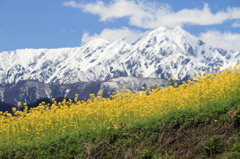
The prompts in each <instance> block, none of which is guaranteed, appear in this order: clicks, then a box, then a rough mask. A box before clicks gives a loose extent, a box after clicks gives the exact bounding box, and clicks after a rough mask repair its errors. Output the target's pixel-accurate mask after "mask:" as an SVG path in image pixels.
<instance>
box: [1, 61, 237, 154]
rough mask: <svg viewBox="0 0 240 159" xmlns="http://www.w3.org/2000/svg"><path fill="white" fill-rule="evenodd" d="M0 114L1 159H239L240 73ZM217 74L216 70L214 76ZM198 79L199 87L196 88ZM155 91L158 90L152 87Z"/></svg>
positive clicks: (44, 104) (206, 74) (174, 81)
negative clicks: (36, 158) (12, 113)
mask: <svg viewBox="0 0 240 159" xmlns="http://www.w3.org/2000/svg"><path fill="white" fill-rule="evenodd" d="M239 64H240V63H237V65H236V66H235V67H233V68H229V69H228V70H225V71H222V72H218V73H214V74H210V73H208V72H205V73H204V74H205V75H204V76H203V77H199V76H193V77H192V79H193V80H192V81H191V80H188V81H187V82H183V84H182V85H178V84H177V83H176V79H171V80H169V82H170V83H173V85H171V86H169V87H167V88H164V89H162V88H161V86H160V85H158V88H156V89H153V90H149V89H147V90H146V91H143V92H136V93H135V94H132V92H131V91H128V90H127V89H126V88H123V89H122V90H121V92H115V93H113V94H112V95H111V96H110V98H103V97H101V93H102V92H99V93H98V94H97V96H95V95H93V94H90V96H91V98H90V99H89V100H87V101H79V100H78V94H76V95H75V98H74V99H73V100H72V99H69V100H63V101H62V102H57V101H56V100H55V99H52V104H50V103H49V104H47V103H44V102H42V103H40V104H39V106H38V107H36V108H31V109H28V107H27V106H25V109H24V110H23V111H17V110H16V109H13V112H14V115H11V114H9V113H7V112H6V113H1V118H0V122H1V123H3V124H1V125H0V130H1V131H0V142H1V143H2V144H1V146H0V156H1V158H35V157H38V158H65V157H67V158H179V157H180V158H181V157H182V158H221V157H222V158H238V157H239V151H240V147H239V145H240V142H239V139H240V137H239V125H240V118H239V116H240V105H239V104H240V98H239V95H240V80H239V79H240V78H239V74H240V72H239V71H240V68H239ZM218 69H219V68H218ZM197 79H198V80H197ZM156 85H157V83H156Z"/></svg>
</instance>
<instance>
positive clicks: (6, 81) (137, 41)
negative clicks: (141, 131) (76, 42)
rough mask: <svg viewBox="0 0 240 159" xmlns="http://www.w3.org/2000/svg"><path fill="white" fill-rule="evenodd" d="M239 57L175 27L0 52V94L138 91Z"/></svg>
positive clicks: (8, 98) (25, 97)
mask: <svg viewBox="0 0 240 159" xmlns="http://www.w3.org/2000/svg"><path fill="white" fill-rule="evenodd" d="M238 61H240V52H234V51H231V50H223V49H220V48H216V47H214V46H211V45H209V44H207V43H205V42H203V41H202V40H201V39H198V38H197V37H194V36H192V35H191V34H189V33H188V32H186V31H184V30H183V29H182V28H180V27H176V28H174V29H168V28H165V27H159V28H157V29H155V30H152V31H147V32H145V33H142V34H139V35H135V36H130V37H125V38H122V39H119V40H116V41H106V40H103V39H97V40H93V41H91V42H89V43H87V44H85V45H83V46H81V47H76V48H59V49H22V50H16V51H9V52H1V53H0V99H1V100H4V101H5V102H9V103H14V104H15V103H16V102H17V101H21V102H31V101H34V100H36V99H38V98H40V97H49V98H52V97H57V96H64V97H71V98H72V97H74V94H75V93H78V94H82V96H81V97H80V98H82V99H85V98H87V97H88V94H89V93H95V92H97V91H99V90H100V89H102V90H104V91H105V92H107V94H111V93H109V92H112V91H116V90H120V89H121V88H122V87H123V86H127V87H129V89H131V90H134V91H137V90H141V89H142V87H143V85H144V84H145V85H146V86H151V87H152V86H153V83H154V82H155V81H154V80H156V82H157V81H158V80H159V81H160V84H163V83H161V82H162V81H163V80H166V79H169V78H176V79H178V80H186V79H188V78H189V76H190V75H197V74H198V71H206V70H209V71H210V72H215V71H217V69H216V66H221V69H226V68H228V67H229V66H233V65H235V63H236V62H238ZM117 77H118V78H117ZM34 80H37V81H39V82H37V81H34ZM124 81H126V82H124ZM107 94H105V95H107Z"/></svg>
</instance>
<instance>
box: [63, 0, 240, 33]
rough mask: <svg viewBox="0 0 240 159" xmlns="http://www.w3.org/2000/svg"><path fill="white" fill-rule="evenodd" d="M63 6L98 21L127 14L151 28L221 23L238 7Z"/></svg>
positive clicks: (125, 1)
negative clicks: (98, 19)
mask: <svg viewBox="0 0 240 159" xmlns="http://www.w3.org/2000/svg"><path fill="white" fill-rule="evenodd" d="M63 4H64V5H65V6H69V7H74V8H80V9H81V10H82V11H83V12H86V13H91V14H95V15H99V16H100V21H112V20H114V19H116V18H123V17H126V18H128V20H129V24H130V25H134V26H138V27H142V28H150V29H154V28H157V27H159V26H162V25H164V26H166V27H170V28H173V27H175V26H184V25H213V24H222V23H224V22H225V21H227V20H230V19H240V7H228V8H226V9H225V10H222V11H218V12H216V13H213V12H212V11H211V9H210V8H209V5H208V4H207V3H204V6H203V8H202V9H199V8H192V9H186V8H185V9H182V10H179V11H173V10H172V8H171V6H170V5H168V4H166V3H159V2H148V1H143V0H139V1H135V0H113V1H111V2H110V3H104V2H103V1H96V2H92V3H91V2H90V3H77V2H75V1H68V2H64V3H63Z"/></svg>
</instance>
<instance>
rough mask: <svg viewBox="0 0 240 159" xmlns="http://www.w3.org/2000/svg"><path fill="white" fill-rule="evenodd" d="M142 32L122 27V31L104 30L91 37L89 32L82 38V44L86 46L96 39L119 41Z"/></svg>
mask: <svg viewBox="0 0 240 159" xmlns="http://www.w3.org/2000/svg"><path fill="white" fill-rule="evenodd" d="M139 33H141V31H138V30H133V29H129V28H126V27H122V28H121V29H104V30H103V31H102V32H101V33H100V34H96V33H95V34H94V35H89V33H88V32H85V33H84V34H83V36H82V44H85V43H87V42H89V41H91V40H94V39H100V38H101V39H106V40H110V41H113V40H117V39H120V38H123V37H126V36H131V35H135V34H139Z"/></svg>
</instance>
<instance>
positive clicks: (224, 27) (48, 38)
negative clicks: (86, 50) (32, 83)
mask: <svg viewBox="0 0 240 159" xmlns="http://www.w3.org/2000/svg"><path fill="white" fill-rule="evenodd" d="M162 25H163V26H166V27H168V28H174V27H175V26H181V27H182V28H183V29H184V30H186V31H188V32H189V33H191V34H193V35H195V36H197V37H200V38H201V39H203V40H204V41H206V42H208V43H210V44H212V45H215V46H218V47H221V48H224V49H232V50H235V51H240V0H221V1H219V0H205V1H199V0H181V1H179V0H163V1H159V0H99V1H96V0H85V1H82V0H75V1H73V0H71V1H69V0H24V1H20V0H0V52H2V51H13V50H16V49H24V48H35V49H38V48H62V47H79V46H81V45H83V44H85V43H87V42H88V41H90V40H93V39H96V38H104V39H107V40H115V39H119V38H122V37H124V36H130V35H134V34H138V33H141V32H144V31H147V30H152V29H155V28H157V27H159V26H162Z"/></svg>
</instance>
